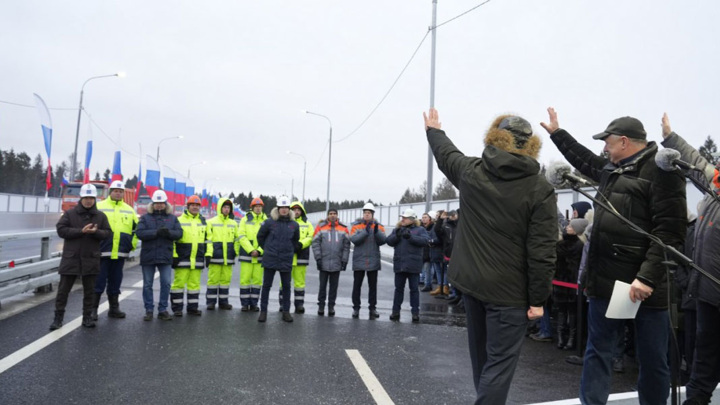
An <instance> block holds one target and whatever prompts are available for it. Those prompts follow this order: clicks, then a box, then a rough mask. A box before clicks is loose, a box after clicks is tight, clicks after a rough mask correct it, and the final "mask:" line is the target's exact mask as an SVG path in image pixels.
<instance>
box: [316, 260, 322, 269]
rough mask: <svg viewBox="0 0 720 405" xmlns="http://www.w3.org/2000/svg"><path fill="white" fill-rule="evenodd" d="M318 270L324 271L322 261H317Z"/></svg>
mask: <svg viewBox="0 0 720 405" xmlns="http://www.w3.org/2000/svg"><path fill="white" fill-rule="evenodd" d="M317 268H318V270H322V269H323V266H322V260H318V261H317Z"/></svg>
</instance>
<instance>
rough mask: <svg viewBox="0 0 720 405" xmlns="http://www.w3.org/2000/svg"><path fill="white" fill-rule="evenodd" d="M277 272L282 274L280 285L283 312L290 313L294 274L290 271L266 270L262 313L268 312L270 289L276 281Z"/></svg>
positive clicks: (261, 296) (261, 297)
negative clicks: (291, 287) (292, 277)
mask: <svg viewBox="0 0 720 405" xmlns="http://www.w3.org/2000/svg"><path fill="white" fill-rule="evenodd" d="M275 272H278V273H280V285H281V288H282V310H283V311H284V312H290V283H291V282H292V280H291V276H292V274H291V273H290V272H289V271H280V270H275V269H268V268H266V269H265V271H264V272H263V284H262V292H261V294H260V311H262V312H267V307H268V300H269V298H270V289H271V288H272V285H273V280H274V279H275Z"/></svg>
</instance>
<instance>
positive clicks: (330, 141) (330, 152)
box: [305, 111, 332, 212]
mask: <svg viewBox="0 0 720 405" xmlns="http://www.w3.org/2000/svg"><path fill="white" fill-rule="evenodd" d="M305 114H312V115H317V116H318V117H323V118H325V119H326V120H327V122H328V124H329V125H330V140H329V141H328V179H327V196H326V197H325V211H326V212H327V211H328V210H329V209H330V165H331V163H332V121H330V118H328V117H326V116H324V115H322V114H318V113H314V112H312V111H305Z"/></svg>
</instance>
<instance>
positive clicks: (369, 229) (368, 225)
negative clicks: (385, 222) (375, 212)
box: [365, 222, 372, 233]
mask: <svg viewBox="0 0 720 405" xmlns="http://www.w3.org/2000/svg"><path fill="white" fill-rule="evenodd" d="M365 231H366V232H367V233H370V232H372V222H368V223H367V225H365Z"/></svg>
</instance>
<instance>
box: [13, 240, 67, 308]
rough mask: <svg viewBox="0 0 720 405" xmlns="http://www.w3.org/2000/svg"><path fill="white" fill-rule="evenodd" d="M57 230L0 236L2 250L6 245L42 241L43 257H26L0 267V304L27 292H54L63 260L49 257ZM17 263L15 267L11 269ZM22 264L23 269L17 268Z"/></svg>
mask: <svg viewBox="0 0 720 405" xmlns="http://www.w3.org/2000/svg"><path fill="white" fill-rule="evenodd" d="M55 232H56V231H55V230H43V231H36V232H17V233H8V234H0V247H1V245H2V243H3V242H8V241H14V240H21V239H37V238H40V240H41V244H40V256H33V257H26V258H22V259H17V260H14V261H8V262H2V263H0V300H3V299H5V298H9V297H12V296H14V295H17V294H22V293H24V292H27V291H31V290H36V291H37V292H49V291H52V284H53V283H56V282H58V281H59V280H60V275H59V274H58V273H57V269H58V266H60V258H59V257H55V258H51V256H57V254H53V255H51V254H50V237H51V236H54V235H55ZM11 262H14V264H15V266H16V267H12V268H11V267H9V266H10V263H11ZM17 264H20V266H17Z"/></svg>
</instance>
